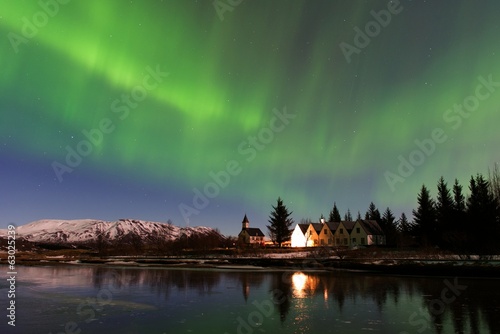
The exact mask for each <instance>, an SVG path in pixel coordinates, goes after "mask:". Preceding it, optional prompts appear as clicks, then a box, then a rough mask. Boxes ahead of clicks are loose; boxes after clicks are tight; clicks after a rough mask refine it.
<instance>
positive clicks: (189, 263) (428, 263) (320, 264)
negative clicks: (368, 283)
mask: <svg viewBox="0 0 500 334" xmlns="http://www.w3.org/2000/svg"><path fill="white" fill-rule="evenodd" d="M6 264H7V263H6V262H5V261H0V265H6ZM16 265H23V266H60V265H77V266H78V265H91V266H106V267H118V266H120V267H130V268H165V269H176V268H177V269H213V270H234V271H282V270H296V271H323V272H335V271H350V272H358V273H373V274H379V275H392V276H394V275H405V276H457V277H480V278H497V279H498V278H500V261H479V260H465V261H459V260H435V259H380V258H374V259H366V258H363V259H335V258H262V257H234V258H226V257H219V258H213V257H211V258H208V257H196V258H189V257H172V258H164V257H163V258H161V257H156V258H151V257H120V256H116V257H102V258H98V257H95V258H92V257H89V258H65V257H44V258H40V259H29V258H21V259H17V260H16Z"/></svg>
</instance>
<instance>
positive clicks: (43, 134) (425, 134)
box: [0, 0, 500, 234]
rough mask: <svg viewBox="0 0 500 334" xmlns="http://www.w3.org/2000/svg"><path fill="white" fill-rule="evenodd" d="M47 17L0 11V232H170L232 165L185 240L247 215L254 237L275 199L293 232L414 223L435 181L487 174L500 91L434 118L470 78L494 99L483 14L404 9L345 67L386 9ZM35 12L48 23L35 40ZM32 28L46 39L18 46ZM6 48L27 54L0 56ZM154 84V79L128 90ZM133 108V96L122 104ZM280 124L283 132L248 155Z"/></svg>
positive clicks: (494, 51)
mask: <svg viewBox="0 0 500 334" xmlns="http://www.w3.org/2000/svg"><path fill="white" fill-rule="evenodd" d="M221 1H222V2H224V3H226V2H227V1H225V0H221ZM61 2H63V3H59V2H57V1H56V0H52V1H49V0H42V1H40V2H38V1H7V0H0V33H1V34H0V35H1V36H2V38H1V44H0V61H1V64H2V69H1V72H2V75H1V76H0V86H1V92H2V98H1V100H0V106H1V118H0V130H1V131H0V157H1V164H2V173H1V179H0V180H1V187H2V188H1V190H0V194H1V198H0V224H1V226H0V227H4V226H6V225H7V224H8V223H11V222H14V223H18V224H24V223H27V222H29V221H32V220H36V219H42V218H66V219H71V218H100V219H109V220H114V219H118V218H124V217H130V218H140V219H145V220H154V221H165V220H166V219H167V218H171V219H172V220H173V222H174V223H175V224H177V225H184V224H186V223H187V222H185V221H184V220H183V218H182V216H181V214H180V212H179V205H180V204H181V203H184V204H186V205H189V206H193V196H194V194H195V192H194V191H193V189H195V188H196V189H198V190H201V191H202V190H203V188H204V186H205V185H207V183H208V182H211V181H212V179H211V177H210V175H209V174H210V173H211V172H213V173H218V172H220V171H223V170H226V166H227V164H228V163H229V162H231V161H236V162H237V163H238V164H239V167H240V168H241V170H240V171H239V172H238V173H236V175H232V176H231V180H230V181H229V182H228V185H227V186H225V187H223V188H222V189H220V191H219V193H218V195H217V196H215V197H214V198H213V199H210V200H209V202H210V203H209V204H208V205H206V207H203V208H202V209H201V210H198V211H199V212H198V213H197V214H193V215H192V216H190V217H189V224H190V225H206V226H212V227H218V228H220V229H221V231H222V232H223V233H226V234H236V233H237V232H238V230H239V228H240V225H239V224H240V222H241V219H242V217H243V215H244V213H247V214H248V216H249V218H250V222H251V224H252V226H255V227H260V228H262V229H263V230H264V228H265V224H267V216H268V215H269V212H270V210H271V205H273V204H275V201H276V198H277V197H278V196H281V197H282V198H283V199H284V201H285V204H286V205H287V206H288V207H289V208H290V209H291V210H292V211H293V212H294V214H293V217H294V219H295V221H296V222H298V221H299V220H300V219H301V218H312V219H317V218H318V217H319V216H320V215H321V214H322V213H323V214H325V215H327V214H328V212H329V210H330V209H331V207H332V204H333V202H334V201H335V202H336V203H337V205H338V206H339V208H340V210H341V214H342V215H343V214H344V212H345V211H346V210H347V208H350V210H351V212H352V213H353V215H355V214H356V212H357V211H358V210H359V211H361V213H362V214H364V212H365V211H366V209H367V207H368V205H369V203H370V202H371V201H373V202H374V203H375V204H376V205H377V206H378V207H379V209H381V210H383V209H385V207H387V206H389V207H390V208H391V209H392V210H393V211H395V213H396V214H397V215H399V214H400V213H401V212H403V211H404V212H405V213H406V214H407V215H408V216H409V217H411V209H412V208H414V207H415V206H416V196H417V192H418V190H419V188H420V186H421V185H422V183H425V184H426V185H427V186H429V187H430V188H431V190H432V193H433V194H435V184H436V182H437V180H438V178H439V177H440V176H444V177H445V179H446V180H447V181H448V182H449V183H452V182H453V180H454V178H459V180H460V181H461V183H462V184H463V185H464V186H466V185H467V182H468V179H469V177H470V176H471V175H472V174H476V173H477V172H482V173H487V169H488V167H491V166H492V165H493V164H494V163H495V162H498V161H499V160H500V151H499V150H498V143H499V139H500V134H499V131H498V125H499V124H500V115H499V113H498V110H499V106H500V87H496V88H495V91H492V92H491V94H489V96H488V98H485V99H483V100H481V101H480V103H479V105H478V106H477V108H474V109H475V110H473V111H472V112H470V113H469V116H467V117H463V116H460V121H461V123H460V124H459V125H458V126H457V124H458V123H456V122H458V121H457V118H456V117H457V115H459V114H457V113H453V114H449V115H453V117H455V121H453V122H451V121H450V120H449V119H448V121H447V120H446V119H444V117H443V116H444V115H445V113H446V112H447V110H448V109H453V108H454V105H456V104H462V103H464V101H465V99H467V98H468V97H470V96H473V95H474V94H475V91H476V89H477V87H478V85H480V84H481V81H480V80H479V79H478V78H480V77H482V78H483V79H486V80H487V79H488V77H491V78H492V80H493V81H494V82H500V61H499V56H500V43H499V39H498V32H499V31H500V26H499V23H498V22H500V21H499V20H498V14H500V3H499V2H498V1H494V0H489V1H481V2H472V1H451V0H446V1H437V0H432V1H426V2H424V1H401V3H400V6H401V9H402V10H401V12H400V13H399V14H397V15H393V16H392V17H391V22H390V23H389V24H388V25H387V26H386V27H382V28H381V29H380V33H379V34H377V35H376V36H374V37H372V38H371V39H370V43H369V44H368V45H367V46H366V47H364V48H362V50H361V52H360V53H359V54H353V55H352V61H351V62H350V63H348V62H347V61H346V58H345V57H344V54H343V53H342V50H341V48H340V47H339V45H340V44H341V43H342V42H345V43H349V44H353V40H354V38H355V35H356V32H355V31H354V30H353V29H354V27H360V28H361V29H364V27H365V24H366V23H368V22H370V21H373V20H374V18H373V16H372V14H370V11H372V10H374V11H376V12H378V11H380V10H385V9H387V6H388V5H387V2H386V1H340V0H331V1H327V0H321V1H319V0H318V1H296V0H289V1H282V0H273V1H264V0H252V1H250V0H243V1H242V2H241V3H240V4H238V5H236V6H234V8H232V11H226V12H224V14H223V20H221V19H220V17H219V15H218V14H217V12H216V9H215V8H214V5H213V1H203V0H200V1H187V0H165V1H156V0H149V1H119V0H110V1H97V0H90V1H77V0H73V1H67V3H64V2H66V1H62V0H61ZM236 2H237V1H235V3H236ZM40 3H50V4H52V6H53V7H51V8H52V10H53V13H52V14H54V15H53V16H51V15H47V14H45V17H46V18H47V20H46V22H44V21H43V18H44V16H43V15H40V14H37V13H39V12H40V11H43V8H42V6H41V5H40ZM54 3H56V4H57V6H58V8H55V7H54V5H53V4H54ZM54 8H55V9H54ZM49 14H50V13H49ZM36 15H38V16H36ZM34 16H35V19H38V20H42V21H39V22H38V23H44V24H40V27H38V28H37V31H36V32H34V31H32V30H31V31H30V30H29V29H28V30H26V28H25V29H24V31H23V26H24V25H25V21H23V18H27V19H28V20H29V21H30V22H33V19H34ZM26 32H29V33H32V35H33V36H30V37H26V36H24V37H23V34H24V33H26ZM12 34H16V36H21V37H22V38H26V39H25V40H24V42H20V44H18V45H17V46H15V47H13V45H12V43H11V41H12V36H13V35H12ZM9 36H10V37H9ZM25 42H26V43H25ZM16 51H17V52H16ZM148 69H149V70H148ZM155 69H159V70H160V71H161V72H162V73H163V72H164V73H168V76H166V75H165V76H164V77H162V78H161V81H160V82H156V81H154V80H150V81H148V82H149V83H151V84H152V83H153V82H155V83H157V87H154V88H152V89H149V90H140V89H138V88H137V87H138V86H139V85H143V82H144V80H145V77H147V76H148V75H150V72H149V71H151V70H153V71H154V70H155ZM496 89H498V91H496ZM482 91H483V92H486V90H482ZM138 92H146V94H147V96H145V98H144V99H143V100H141V101H134V100H132V101H131V102H130V104H128V105H127V103H126V102H123V101H122V99H123V98H124V97H123V96H124V95H125V96H127V95H129V96H130V95H131V94H138ZM488 92H490V91H488ZM136 96H137V95H136ZM116 101H118V102H116ZM113 103H115V104H113ZM135 103H136V104H135ZM113 105H114V107H113ZM117 107H123V108H125V109H127V113H125V109H121V111H120V112H117V110H116V109H117ZM284 108H286V110H287V111H288V113H290V114H293V115H294V116H295V118H293V119H290V120H289V123H288V124H286V126H284V128H283V129H282V131H279V132H275V133H273V138H272V139H270V140H268V142H266V143H265V144H263V145H261V146H259V147H256V146H252V144H251V140H249V138H251V137H252V136H258V134H259V133H262V131H263V130H262V129H264V128H269V125H270V122H271V120H272V119H273V117H276V116H275V113H276V110H279V111H282V110H284ZM273 110H274V112H273ZM120 116H122V119H120ZM103 119H109V120H110V122H112V127H113V130H110V131H109V133H107V134H104V135H103V137H102V140H100V141H99V143H97V144H96V145H93V149H92V152H91V153H90V154H89V155H88V156H86V157H83V158H82V161H81V163H80V164H78V166H76V167H75V168H73V169H74V170H73V171H72V172H71V173H65V174H64V175H63V176H62V182H59V180H58V177H57V175H56V173H55V172H54V170H53V162H54V161H57V162H60V163H61V164H65V158H66V154H67V150H66V147H67V146H69V147H71V148H73V149H75V148H76V147H77V145H78V143H79V142H81V141H82V140H85V139H86V138H85V136H84V135H83V133H82V131H84V130H87V131H89V130H91V129H94V128H98V127H99V124H100V122H101V121H102V120H103ZM453 126H454V127H455V128H453ZM436 128H441V129H442V130H443V131H444V133H445V135H446V138H447V139H446V140H445V141H444V142H443V143H439V144H436V148H435V152H434V153H433V154H430V155H429V156H427V155H426V156H425V161H423V163H422V164H421V165H420V166H416V167H415V171H414V172H413V173H411V175H409V176H408V177H405V181H404V182H398V183H396V184H395V185H394V186H393V189H391V187H390V185H389V184H388V182H387V180H386V177H385V175H384V174H385V173H386V172H387V171H390V172H393V173H397V170H398V165H399V163H400V161H399V159H398V157H399V156H400V155H401V156H403V157H405V158H406V159H408V157H409V156H410V154H411V152H413V151H414V150H415V149H417V148H418V147H417V145H416V144H415V140H420V141H422V140H424V139H426V138H430V137H431V133H432V132H433V130H434V129H436ZM266 133H267V134H269V133H268V132H266ZM261 144H262V143H261ZM245 149H246V150H247V152H248V150H252V149H253V150H254V152H255V154H254V155H252V156H251V155H250V154H242V150H245ZM250 157H252V159H250Z"/></svg>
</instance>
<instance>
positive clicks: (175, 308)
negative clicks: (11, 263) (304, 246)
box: [0, 266, 500, 334]
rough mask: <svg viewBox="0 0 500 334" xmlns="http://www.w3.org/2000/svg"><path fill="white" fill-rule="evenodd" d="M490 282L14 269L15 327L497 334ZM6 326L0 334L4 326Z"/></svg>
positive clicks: (497, 302) (494, 289)
mask: <svg viewBox="0 0 500 334" xmlns="http://www.w3.org/2000/svg"><path fill="white" fill-rule="evenodd" d="M4 269H5V267H0V270H1V273H5V272H6V270H4ZM0 278H1V283H0V294H1V295H6V293H7V285H6V280H5V279H4V277H3V276H1V277H0ZM498 283H499V281H498V280H488V279H465V278H458V279H457V278H453V277H450V278H422V277H419V278H415V277H413V278H412V277H394V276H381V275H373V274H362V273H348V272H301V271H283V272H278V271H271V272H248V271H223V270H181V269H158V268H110V267H101V266H96V267H92V266H87V267H85V266H81V267H80V266H67V267H61V266H58V267H20V269H19V271H18V294H17V300H16V303H17V305H18V313H17V314H18V325H19V326H16V330H17V332H23V333H31V332H33V333H35V332H36V333H40V332H45V333H48V332H52V333H59V332H65V328H66V327H67V326H68V324H72V326H76V327H74V328H75V329H78V330H81V333H85V332H92V333H109V332H121V333H183V332H186V333H187V332H190V333H196V332H199V333H246V334H250V333H257V332H262V331H270V332H273V333H281V332H282V333H290V332H295V333H305V332H308V333H338V332H341V333H358V332H360V331H375V332H381V333H389V332H390V333H485V332H489V333H500V321H499V317H498V314H500V291H499V290H498V287H499V284H498ZM5 326H6V323H5V322H4V323H2V324H0V332H1V333H8V330H11V328H6V327H5ZM34 326H35V327H34ZM5 328H6V329H5ZM34 328H36V331H35V330H34ZM66 332H67V330H66ZM75 332H76V331H75Z"/></svg>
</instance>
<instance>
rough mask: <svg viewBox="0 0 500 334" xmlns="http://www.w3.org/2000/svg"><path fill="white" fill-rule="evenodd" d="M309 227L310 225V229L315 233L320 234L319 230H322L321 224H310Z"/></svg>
mask: <svg viewBox="0 0 500 334" xmlns="http://www.w3.org/2000/svg"><path fill="white" fill-rule="evenodd" d="M310 225H312V227H313V229H314V230H315V231H316V233H319V232H321V230H322V229H323V224H322V223H311V224H310Z"/></svg>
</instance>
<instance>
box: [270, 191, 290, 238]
mask: <svg viewBox="0 0 500 334" xmlns="http://www.w3.org/2000/svg"><path fill="white" fill-rule="evenodd" d="M291 214H292V212H288V209H287V207H286V206H285V205H284V204H283V201H282V200H281V198H280V197H278V200H277V204H276V206H273V211H271V215H270V216H269V220H268V221H269V223H270V225H267V229H268V230H269V235H270V236H271V239H272V240H273V241H274V242H276V243H277V244H278V246H279V247H281V245H282V244H283V242H285V241H288V240H290V236H291V235H292V230H291V227H292V225H293V219H292V218H291V217H290V215H291Z"/></svg>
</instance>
